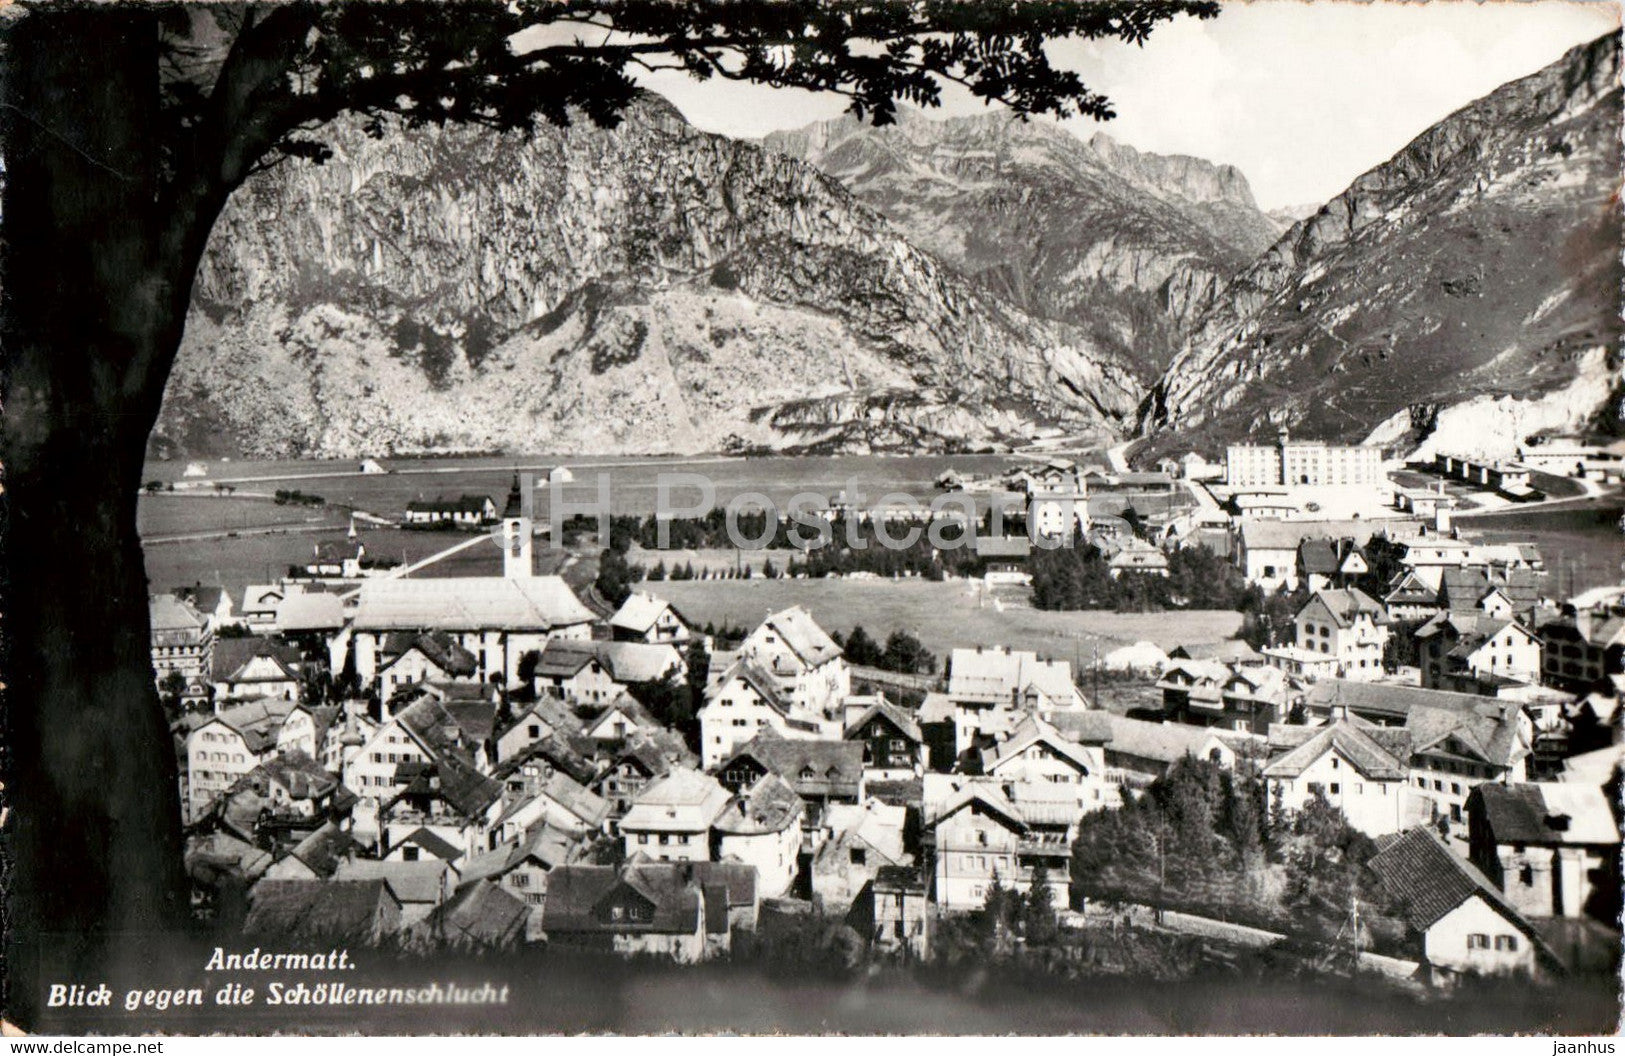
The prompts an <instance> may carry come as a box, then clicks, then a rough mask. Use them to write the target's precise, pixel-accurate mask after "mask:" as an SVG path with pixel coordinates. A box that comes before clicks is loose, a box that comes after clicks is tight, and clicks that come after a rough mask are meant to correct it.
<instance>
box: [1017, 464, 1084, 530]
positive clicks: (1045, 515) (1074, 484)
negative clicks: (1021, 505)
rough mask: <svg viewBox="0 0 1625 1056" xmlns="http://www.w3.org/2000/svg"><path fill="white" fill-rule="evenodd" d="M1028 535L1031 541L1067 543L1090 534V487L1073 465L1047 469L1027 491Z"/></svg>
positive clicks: (1048, 467) (1036, 477)
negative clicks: (1045, 540) (1065, 541)
mask: <svg viewBox="0 0 1625 1056" xmlns="http://www.w3.org/2000/svg"><path fill="white" fill-rule="evenodd" d="M1026 518H1027V531H1028V532H1029V534H1030V536H1031V537H1032V538H1034V539H1045V538H1047V539H1070V538H1072V537H1073V535H1074V534H1075V533H1084V534H1086V533H1088V531H1089V485H1088V483H1087V482H1086V481H1085V480H1084V478H1083V474H1082V473H1081V472H1079V470H1078V467H1077V466H1076V465H1069V466H1066V467H1065V468H1061V467H1055V466H1046V467H1044V469H1042V470H1040V471H1039V472H1038V473H1037V474H1035V479H1034V481H1033V483H1032V485H1031V486H1030V487H1029V488H1028V489H1027V511H1026Z"/></svg>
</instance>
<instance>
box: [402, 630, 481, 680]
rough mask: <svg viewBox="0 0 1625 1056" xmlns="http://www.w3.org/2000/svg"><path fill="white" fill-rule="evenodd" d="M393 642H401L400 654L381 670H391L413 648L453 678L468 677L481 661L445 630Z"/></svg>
mask: <svg viewBox="0 0 1625 1056" xmlns="http://www.w3.org/2000/svg"><path fill="white" fill-rule="evenodd" d="M391 637H392V638H393V637H394V636H393V635H392V636H391ZM391 644H400V646H401V647H400V649H399V650H398V654H399V655H397V656H396V657H395V658H393V659H391V660H390V661H389V663H387V664H385V665H384V666H383V668H382V669H381V670H384V671H387V670H389V668H390V667H392V666H394V664H395V663H396V662H397V661H398V660H399V659H400V658H401V657H402V656H405V655H406V654H407V653H408V652H410V651H411V650H413V649H416V650H417V651H418V652H419V653H422V654H423V657H424V659H426V660H428V661H429V662H430V663H431V664H433V665H434V666H436V667H438V668H439V669H440V670H442V671H444V672H445V673H446V674H448V675H450V676H452V677H453V678H466V677H468V676H469V675H472V674H473V673H474V672H475V671H476V670H477V669H478V668H479V661H477V660H476V659H475V658H474V654H473V653H471V652H469V651H468V650H467V649H464V648H463V647H462V646H461V645H460V644H458V642H457V640H456V639H454V638H452V637H451V636H450V635H449V634H446V633H444V632H440V631H430V632H427V633H424V634H418V635H412V636H410V637H408V638H407V640H406V641H405V642H404V643H391Z"/></svg>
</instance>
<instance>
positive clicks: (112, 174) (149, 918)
mask: <svg viewBox="0 0 1625 1056" xmlns="http://www.w3.org/2000/svg"><path fill="white" fill-rule="evenodd" d="M23 6H24V5H15V6H14V7H12V8H11V9H9V10H7V11H5V12H4V15H3V17H0V35H3V40H0V47H3V49H4V60H5V61H4V64H3V78H4V80H3V86H0V93H3V97H4V98H3V102H4V105H3V106H0V133H3V135H4V137H5V140H4V157H5V159H6V173H5V189H4V202H3V204H4V217H5V251H4V252H5V257H4V260H5V263H4V270H3V273H0V283H3V290H4V323H3V326H4V329H3V334H0V347H3V348H4V349H5V376H4V379H3V383H0V397H3V401H4V407H5V420H4V434H3V442H0V460H3V463H4V466H5V474H6V479H5V494H6V499H7V506H8V515H7V520H6V533H7V538H6V548H7V552H8V561H7V565H8V568H9V573H8V582H7V583H6V588H5V599H4V601H5V605H6V612H7V617H8V619H7V621H6V626H5V633H6V635H7V641H6V650H7V655H6V657H5V667H6V676H7V682H8V683H9V685H8V687H7V694H8V695H7V707H6V716H7V726H8V728H7V729H6V730H5V731H4V734H5V735H4V737H3V738H0V743H3V744H4V745H5V747H6V750H7V760H6V778H7V784H6V788H7V792H8V794H9V795H10V796H11V797H12V800H11V805H12V806H13V807H15V819H16V820H15V823H14V825H15V828H14V831H13V833H12V846H13V848H14V851H15V855H16V860H17V867H16V870H15V876H14V882H12V883H10V884H9V885H8V892H9V895H10V899H11V903H10V906H9V910H10V919H11V921H12V922H13V927H12V932H13V934H14V935H18V936H19V937H22V936H21V935H20V932H19V931H18V928H17V923H18V922H27V923H28V925H29V927H30V930H31V932H32V933H34V934H38V933H44V932H54V933H60V934H74V935H80V936H84V939H83V941H81V942H80V943H79V944H78V945H77V946H76V947H75V950H76V951H77V955H78V959H77V961H76V962H75V963H72V964H68V965H65V966H63V968H64V970H66V971H68V972H69V973H70V976H69V977H73V978H85V977H91V976H97V977H99V973H100V969H101V968H103V967H105V966H106V965H108V964H109V963H111V961H112V959H113V958H115V957H117V956H118V955H120V954H121V953H128V954H130V955H131V956H132V957H134V956H137V955H138V954H139V951H140V945H141V940H137V939H135V938H132V937H129V936H128V935H127V934H126V933H129V932H134V931H143V930H151V929H154V928H165V927H171V926H175V925H178V924H179V923H180V922H181V921H182V920H183V919H184V917H185V916H186V901H187V900H186V895H185V890H186V889H185V884H184V880H183V875H182V868H181V830H180V818H179V812H178V807H177V805H176V803H175V799H176V797H175V795H174V791H173V790H174V788H175V778H176V764H175V759H174V752H173V751H172V749H171V745H170V737H169V733H168V731H167V729H166V728H165V725H164V721H163V716H162V712H161V710H160V708H159V705H158V701H157V697H156V691H155V687H154V685H153V679H152V675H151V671H150V666H149V661H148V643H147V634H148V625H147V612H146V607H145V602H144V599H143V595H144V594H145V593H146V578H145V574H144V569H143V565H142V560H141V549H140V543H139V540H138V537H137V535H136V524H135V517H136V497H137V493H138V491H139V488H140V486H141V481H142V477H141V464H142V457H143V452H144V449H145V445H146V442H147V438H148V435H149V433H150V431H151V429H152V426H153V423H154V421H155V420H156V417H157V414H158V410H159V405H160V402H161V400H162V398H163V394H164V385H165V381H166V380H167V378H168V376H169V372H170V368H171V365H172V363H173V360H174V357H175V353H176V349H177V347H178V346H179V343H180V338H181V333H182V329H183V327H184V325H185V320H186V311H187V306H188V303H189V302H190V299H191V292H192V283H193V278H194V274H195V272H196V269H197V264H198V261H199V259H200V257H201V255H202V253H203V251H204V248H205V246H206V244H207V242H208V239H209V235H210V232H211V230H212V228H213V226H214V223H215V220H216V217H217V216H218V215H219V213H220V211H221V209H222V207H223V206H224V205H225V203H226V201H227V199H228V198H229V197H230V195H231V194H232V192H233V191H234V190H235V189H236V188H237V187H238V186H239V185H241V183H242V182H243V181H244V180H245V179H247V178H248V177H249V176H250V175H252V174H253V173H254V172H256V171H257V170H259V169H262V168H265V167H267V166H270V165H275V164H279V163H282V162H283V161H285V160H286V159H289V158H303V159H309V160H321V159H323V158H324V157H325V156H326V155H327V153H328V148H327V147H326V146H325V145H323V143H322V141H321V138H320V132H321V128H322V126H323V125H324V123H326V122H328V121H329V120H331V119H333V118H334V117H337V116H338V115H340V114H344V113H356V114H360V115H363V116H364V117H365V118H366V119H367V120H366V127H367V129H368V131H369V132H370V133H371V134H373V135H378V136H382V135H385V134H388V133H389V132H390V130H391V129H393V128H395V127H398V126H397V122H398V123H399V124H404V125H405V126H406V127H411V126H413V125H421V124H425V123H441V122H446V121H455V122H473V123H479V124H483V125H489V126H492V127H494V128H499V129H511V128H522V127H527V126H529V125H531V124H532V123H533V122H535V121H538V120H545V121H550V122H553V123H557V124H566V123H569V122H570V121H572V120H575V119H582V118H584V119H586V120H591V121H594V122H597V123H600V124H604V125H613V124H615V123H616V122H617V120H618V118H619V115H620V113H621V111H622V110H623V108H625V107H626V106H627V104H628V103H629V102H631V101H632V100H633V98H634V97H635V95H636V91H637V89H636V86H635V83H634V80H633V77H634V75H636V74H637V73H639V72H641V71H646V70H655V69H674V70H679V71H686V72H688V73H689V74H691V75H693V76H695V77H700V78H708V77H719V78H724V79H728V80H737V81H749V82H754V83H759V84H767V85H773V86H780V87H794V88H804V89H811V90H814V91H822V92H833V93H838V94H841V95H844V96H846V97H847V98H848V99H850V101H851V110H852V112H853V113H855V114H857V115H858V116H860V117H866V118H869V119H871V120H873V121H875V122H877V123H884V122H887V121H890V120H891V119H892V118H893V115H894V113H895V108H896V106H897V104H898V103H899V102H901V101H906V102H909V103H913V104H917V105H924V106H931V105H935V104H936V103H937V102H938V101H939V100H940V96H941V92H942V88H943V86H944V85H945V84H947V83H953V84H958V85H961V86H963V87H964V88H966V89H968V90H969V91H970V92H971V93H972V94H973V95H975V96H977V97H980V98H982V99H985V100H989V101H997V102H1002V103H1005V104H1007V105H1009V106H1011V107H1012V108H1013V109H1015V110H1016V111H1017V112H1020V113H1038V112H1043V113H1051V114H1056V115H1067V114H1074V113H1078V114H1086V115H1092V116H1094V117H1097V118H1104V117H1109V116H1111V108H1110V105H1109V103H1108V101H1107V100H1106V99H1105V98H1104V97H1102V96H1101V95H1099V94H1097V93H1095V92H1093V91H1091V90H1089V89H1088V87H1087V86H1085V85H1084V83H1083V82H1082V80H1081V79H1080V78H1079V77H1078V76H1077V75H1076V74H1075V73H1072V72H1069V71H1066V70H1059V69H1056V68H1054V67H1053V66H1052V65H1051V64H1050V62H1049V59H1048V57H1047V55H1046V51H1045V46H1046V43H1047V42H1048V41H1050V40H1053V39H1056V38H1064V37H1076V38H1083V39H1089V38H1118V39H1122V40H1126V41H1136V42H1137V41H1140V40H1143V39H1144V38H1145V37H1146V35H1147V34H1148V33H1149V32H1150V31H1151V30H1152V29H1153V27H1155V26H1156V25H1157V24H1158V23H1160V22H1162V21H1164V20H1166V19H1169V18H1171V17H1173V16H1174V15H1176V14H1179V13H1191V14H1195V15H1198V16H1201V17H1210V16H1212V15H1214V14H1216V13H1217V5H1216V4H1213V3H1210V2H1183V0H1160V2H1151V3H1121V2H1085V0H1072V2H1062V0H1056V2H1039V0H1034V2H1029V3H1019V4H1018V3H1011V2H991V0H989V2H981V0H825V2H815V0H771V2H769V0H693V2H688V3H671V2H655V0H596V2H595V0H562V2H560V0H510V2H508V3H504V4H500V5H499V4H491V5H489V6H485V5H481V6H474V5H471V4H444V5H441V4H428V3H398V4H385V3H362V2H349V3H331V4H313V3H304V2H294V3H284V4H265V5H260V4H234V5H229V6H226V5H219V6H216V5H210V4H184V5H182V4H175V5H158V4H127V5H75V4H72V3H67V2H60V0H43V2H41V3H37V4H29V5H26V6H27V10H26V11H23V10H19V8H22V7H23ZM392 115H393V116H392ZM121 936H124V937H122V938H121ZM7 952H8V954H11V956H9V957H8V958H7V959H8V961H9V965H10V967H11V969H12V971H11V973H10V979H11V982H12V990H11V993H10V994H9V1000H8V1002H7V1008H8V1010H9V1011H10V1013H11V1014H12V1015H13V1016H14V1017H18V1018H20V1019H22V1020H23V1021H24V1022H25V1023H27V1022H31V1021H32V1019H33V1016H34V1013H35V1003H36V1002H37V1000H38V998H39V995H38V993H37V992H36V989H37V987H36V983H37V982H38V980H37V978H36V977H35V974H34V973H35V970H36V969H35V967H34V960H33V957H32V955H31V953H30V952H29V951H27V950H20V949H15V948H14V949H11V950H8V951H7Z"/></svg>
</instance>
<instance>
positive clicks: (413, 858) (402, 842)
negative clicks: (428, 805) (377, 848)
mask: <svg viewBox="0 0 1625 1056" xmlns="http://www.w3.org/2000/svg"><path fill="white" fill-rule="evenodd" d="M382 857H383V860H384V861H387V862H423V861H428V860H429V859H431V858H433V859H437V860H439V861H442V862H445V863H446V864H448V865H451V866H454V867H455V868H457V870H458V873H459V875H463V876H464V879H466V878H467V877H466V875H465V874H464V873H463V867H462V865H461V864H459V863H464V862H466V861H467V858H468V856H467V854H465V853H464V851H463V849H462V848H461V847H457V846H454V845H452V844H450V843H448V842H446V840H445V839H444V838H442V837H440V836H436V835H435V834H434V833H432V832H430V831H429V830H428V829H413V830H412V831H411V832H409V833H407V834H406V835H404V836H401V837H399V838H398V839H397V840H396V841H395V843H394V845H393V846H391V847H389V848H387V849H386V850H385V851H384V854H383V856H382Z"/></svg>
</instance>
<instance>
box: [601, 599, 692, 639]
mask: <svg viewBox="0 0 1625 1056" xmlns="http://www.w3.org/2000/svg"><path fill="white" fill-rule="evenodd" d="M668 609H670V610H671V612H672V615H674V616H676V617H677V619H678V621H679V622H683V623H684V624H685V626H686V621H684V620H683V618H682V615H681V614H680V613H678V612H677V610H676V609H675V608H674V607H673V606H672V604H671V602H669V601H666V600H665V599H664V598H657V597H655V596H654V595H653V594H650V593H647V592H645V591H641V590H634V591H633V592H632V593H631V594H628V595H627V597H626V600H625V601H623V602H621V607H620V608H618V609H616V610H615V615H613V616H611V617H610V618H609V625H610V626H611V627H616V628H620V629H621V630H626V631H631V632H633V633H634V634H647V633H648V632H649V630H650V629H651V628H652V627H654V625H655V621H656V620H658V619H660V616H661V614H662V613H664V612H665V611H666V610H668Z"/></svg>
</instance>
